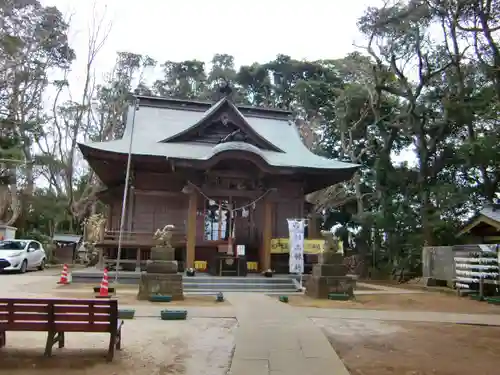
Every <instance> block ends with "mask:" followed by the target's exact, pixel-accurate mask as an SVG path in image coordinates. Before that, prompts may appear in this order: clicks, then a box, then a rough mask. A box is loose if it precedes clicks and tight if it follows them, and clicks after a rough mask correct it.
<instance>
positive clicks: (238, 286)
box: [183, 275, 298, 294]
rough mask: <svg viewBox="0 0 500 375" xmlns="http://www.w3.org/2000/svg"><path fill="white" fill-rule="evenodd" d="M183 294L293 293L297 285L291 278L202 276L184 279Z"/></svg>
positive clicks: (284, 276)
mask: <svg viewBox="0 0 500 375" xmlns="http://www.w3.org/2000/svg"><path fill="white" fill-rule="evenodd" d="M183 287H184V293H189V294H215V293H217V292H223V293H224V292H257V293H266V294H273V293H278V294H279V293H294V292H296V291H297V287H298V283H297V282H296V281H295V280H294V278H292V277H287V276H286V275H283V276H275V277H262V276H253V277H252V276H247V277H225V276H223V277H217V276H202V275H198V276H195V277H184V278H183Z"/></svg>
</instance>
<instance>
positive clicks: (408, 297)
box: [288, 292, 500, 314]
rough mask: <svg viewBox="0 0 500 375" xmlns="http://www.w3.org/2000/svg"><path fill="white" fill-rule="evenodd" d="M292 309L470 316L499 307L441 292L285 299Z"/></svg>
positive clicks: (498, 309)
mask: <svg viewBox="0 0 500 375" xmlns="http://www.w3.org/2000/svg"><path fill="white" fill-rule="evenodd" d="M288 298H289V303H290V305H292V306H300V307H317V308H327V309H328V308H329V309H366V310H396V311H435V312H454V313H470V314H495V313H496V314H498V313H500V306H495V305H490V304H488V303H486V302H478V301H473V300H470V299H469V298H467V297H457V296H454V295H446V294H442V293H434V292H427V293H415V294H366V295H360V296H357V297H356V299H355V300H351V301H331V300H316V299H313V298H309V297H307V296H289V297H288Z"/></svg>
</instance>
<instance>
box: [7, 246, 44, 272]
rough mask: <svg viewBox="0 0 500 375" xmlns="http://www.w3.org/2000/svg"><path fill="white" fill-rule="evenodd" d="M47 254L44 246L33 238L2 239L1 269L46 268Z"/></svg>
mask: <svg viewBox="0 0 500 375" xmlns="http://www.w3.org/2000/svg"><path fill="white" fill-rule="evenodd" d="M46 259H47V256H46V255H45V250H44V249H43V246H42V244H41V243H40V242H38V241H33V240H3V241H0V271H19V272H21V273H24V272H26V271H27V270H28V269H39V270H43V269H44V268H45V262H46Z"/></svg>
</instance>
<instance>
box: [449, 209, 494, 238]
mask: <svg viewBox="0 0 500 375" xmlns="http://www.w3.org/2000/svg"><path fill="white" fill-rule="evenodd" d="M482 223H484V224H487V225H489V226H491V227H493V228H496V229H497V230H498V231H500V207H497V205H495V206H493V207H492V206H487V207H484V208H483V209H482V210H481V211H479V212H478V213H477V214H476V215H475V216H474V217H473V218H472V219H471V220H469V223H468V224H467V225H466V226H465V227H464V228H462V230H461V231H460V232H459V233H458V234H457V237H460V236H462V235H464V234H466V233H469V232H470V231H471V230H472V229H473V228H474V227H476V226H478V225H479V224H482Z"/></svg>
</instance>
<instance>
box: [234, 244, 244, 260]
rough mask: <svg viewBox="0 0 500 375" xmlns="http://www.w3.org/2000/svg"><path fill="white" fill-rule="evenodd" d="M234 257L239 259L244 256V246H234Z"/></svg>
mask: <svg viewBox="0 0 500 375" xmlns="http://www.w3.org/2000/svg"><path fill="white" fill-rule="evenodd" d="M236 255H238V256H239V257H244V256H245V245H236Z"/></svg>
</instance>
